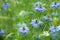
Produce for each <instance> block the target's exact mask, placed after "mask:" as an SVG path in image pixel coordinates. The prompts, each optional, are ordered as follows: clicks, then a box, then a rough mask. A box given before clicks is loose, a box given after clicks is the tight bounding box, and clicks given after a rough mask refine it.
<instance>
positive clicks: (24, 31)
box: [18, 27, 29, 35]
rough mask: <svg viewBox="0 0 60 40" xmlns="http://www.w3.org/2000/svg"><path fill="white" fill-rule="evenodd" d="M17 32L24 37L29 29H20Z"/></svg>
mask: <svg viewBox="0 0 60 40" xmlns="http://www.w3.org/2000/svg"><path fill="white" fill-rule="evenodd" d="M18 31H19V32H20V33H22V34H24V35H25V34H27V33H28V32H29V28H28V27H20V28H19V30H18Z"/></svg>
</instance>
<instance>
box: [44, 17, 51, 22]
mask: <svg viewBox="0 0 60 40" xmlns="http://www.w3.org/2000/svg"><path fill="white" fill-rule="evenodd" d="M43 18H44V20H46V21H49V22H51V21H52V18H50V17H47V16H44V17H43Z"/></svg>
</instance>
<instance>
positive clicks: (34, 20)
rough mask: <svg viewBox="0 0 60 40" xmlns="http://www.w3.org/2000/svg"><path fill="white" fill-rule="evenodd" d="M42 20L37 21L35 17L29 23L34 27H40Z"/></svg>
mask: <svg viewBox="0 0 60 40" xmlns="http://www.w3.org/2000/svg"><path fill="white" fill-rule="evenodd" d="M42 23H43V22H42V21H38V20H36V19H33V20H32V21H31V25H32V26H33V27H34V28H38V27H40V26H41V25H42Z"/></svg>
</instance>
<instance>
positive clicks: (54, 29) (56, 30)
mask: <svg viewBox="0 0 60 40" xmlns="http://www.w3.org/2000/svg"><path fill="white" fill-rule="evenodd" d="M50 30H51V32H58V31H60V26H57V27H56V28H55V27H54V26H51V27H50Z"/></svg>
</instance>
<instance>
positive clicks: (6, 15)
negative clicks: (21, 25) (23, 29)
mask: <svg viewBox="0 0 60 40" xmlns="http://www.w3.org/2000/svg"><path fill="white" fill-rule="evenodd" d="M6 2H7V3H10V6H9V7H8V8H7V9H4V8H3V7H2V4H3V3H6ZM36 2H41V3H42V6H44V7H45V8H46V9H47V10H46V11H45V12H39V11H35V10H34V8H33V6H34V4H35V3H36ZM54 2H60V0H54ZM51 3H52V0H0V29H2V30H4V32H5V33H4V35H3V36H1V37H0V40H1V38H2V39H4V40H36V36H37V35H38V36H39V38H40V40H60V37H55V38H54V39H53V37H52V36H51V35H52V34H58V35H60V31H59V32H56V33H52V32H51V31H50V30H49V28H50V26H52V25H53V26H58V25H60V21H59V20H60V7H58V8H55V9H53V8H51V7H50V5H51ZM52 12H57V13H58V16H57V17H52V16H51V14H52ZM20 13H22V14H20ZM25 13H26V14H25ZM45 15H46V16H49V17H51V18H52V19H53V21H52V22H46V21H45V20H44V19H43V16H45ZM54 18H56V19H55V20H54ZM33 19H37V20H41V21H43V25H42V26H41V27H39V28H32V25H31V24H30V23H31V20H33ZM23 22H25V23H26V24H27V26H28V27H29V33H28V34H27V35H23V34H21V33H20V32H19V31H18V28H19V27H18V26H17V24H19V23H23ZM45 31H48V32H49V36H44V35H41V34H43V32H45Z"/></svg>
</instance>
